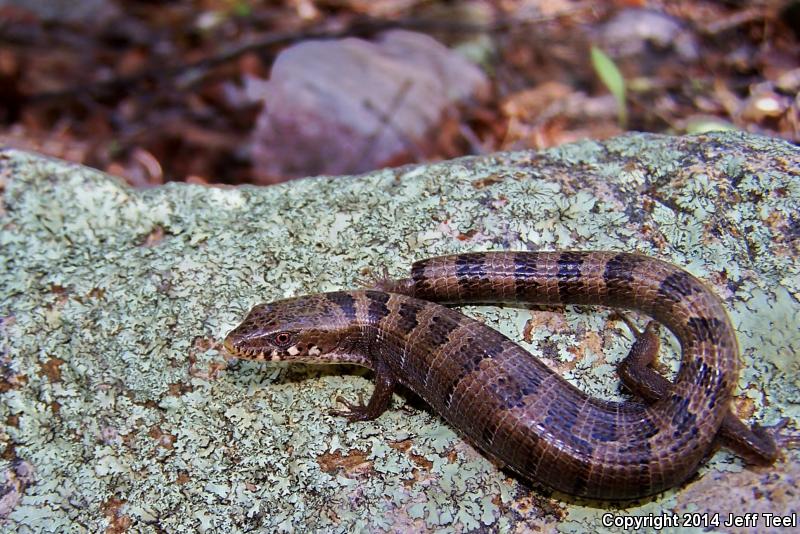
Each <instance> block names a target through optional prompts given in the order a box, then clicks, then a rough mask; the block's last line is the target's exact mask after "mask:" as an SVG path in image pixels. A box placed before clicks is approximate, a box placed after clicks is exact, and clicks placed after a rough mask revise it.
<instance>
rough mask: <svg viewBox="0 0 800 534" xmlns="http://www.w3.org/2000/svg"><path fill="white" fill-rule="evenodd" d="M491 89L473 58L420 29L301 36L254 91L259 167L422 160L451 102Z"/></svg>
mask: <svg viewBox="0 0 800 534" xmlns="http://www.w3.org/2000/svg"><path fill="white" fill-rule="evenodd" d="M253 87H256V85H253ZM488 88H489V82H488V80H487V78H486V76H485V75H484V74H483V72H481V70H480V69H479V68H478V67H477V66H475V65H474V64H472V63H470V62H469V61H467V60H466V59H464V58H463V57H462V56H460V55H459V54H457V53H455V52H452V51H451V50H449V49H448V48H446V47H445V46H443V45H441V44H440V43H438V42H437V41H435V40H434V39H432V38H431V37H428V36H426V35H424V34H421V33H415V32H409V31H402V30H394V31H388V32H385V33H383V34H381V35H380V36H379V37H378V38H377V39H376V40H375V41H365V40H363V39H357V38H352V37H351V38H347V39H338V40H327V41H306V42H303V43H301V44H298V45H295V46H292V47H290V48H287V49H286V50H285V51H283V52H281V54H280V55H279V56H278V57H277V59H276V60H275V64H274V65H273V66H272V72H271V73H270V79H269V82H267V83H266V84H264V88H263V92H262V94H260V95H251V97H252V98H255V99H256V100H263V101H264V109H263V111H262V113H261V115H259V118H258V123H257V125H256V129H255V130H254V132H253V140H252V143H251V145H252V152H253V158H254V160H255V162H256V168H257V169H258V170H259V172H261V173H262V174H264V175H266V176H267V177H269V176H279V177H285V176H295V177H299V176H308V175H309V174H316V173H324V174H340V173H345V172H364V171H367V170H371V169H374V168H377V167H380V166H384V165H385V164H387V163H388V162H391V161H397V160H405V161H409V160H410V159H416V158H417V156H418V155H419V154H424V153H425V148H426V147H427V146H429V145H431V144H432V143H431V139H430V138H431V137H432V136H431V135H430V134H431V132H432V131H433V129H434V128H435V126H436V125H437V124H439V123H440V122H441V120H442V119H443V117H444V114H445V112H447V111H448V109H449V108H452V107H453V106H454V105H455V104H457V103H460V102H464V101H467V100H468V99H470V98H483V97H485V96H486V95H487V93H488ZM251 92H252V91H251ZM434 133H435V132H434ZM267 179H268V178H267Z"/></svg>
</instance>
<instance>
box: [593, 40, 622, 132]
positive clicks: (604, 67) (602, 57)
mask: <svg viewBox="0 0 800 534" xmlns="http://www.w3.org/2000/svg"><path fill="white" fill-rule="evenodd" d="M592 67H594V70H595V72H596V73H597V75H598V76H599V77H600V80H602V82H603V84H605V86H606V87H607V88H608V90H609V91H611V94H612V95H614V98H615V99H616V100H617V111H618V113H619V124H620V126H622V127H623V128H624V127H625V125H626V124H627V122H628V108H627V106H626V105H625V78H623V77H622V73H621V72H620V71H619V69H618V68H617V65H616V64H615V63H614V61H613V60H612V59H611V58H610V57H608V55H607V54H606V53H605V52H603V51H602V50H600V49H599V48H597V47H596V46H592Z"/></svg>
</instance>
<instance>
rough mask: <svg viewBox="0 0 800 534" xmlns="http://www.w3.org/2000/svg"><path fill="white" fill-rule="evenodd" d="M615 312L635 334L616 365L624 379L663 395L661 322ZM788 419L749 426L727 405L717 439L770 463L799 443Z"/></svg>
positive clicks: (644, 392)
mask: <svg viewBox="0 0 800 534" xmlns="http://www.w3.org/2000/svg"><path fill="white" fill-rule="evenodd" d="M616 316H617V318H619V319H621V320H622V321H624V322H625V323H626V324H627V325H628V328H630V330H631V332H632V333H633V335H634V338H635V340H634V343H633V346H632V347H631V350H630V352H628V355H627V356H626V357H625V359H624V360H623V361H622V362H620V364H619V366H618V367H617V372H618V374H619V376H620V379H621V380H622V383H623V384H625V387H626V388H628V389H629V390H630V391H631V392H632V393H633V394H634V395H637V396H638V397H641V398H642V399H644V400H645V401H646V402H655V401H657V400H659V399H661V398H663V397H664V396H666V395H667V394H668V393H669V389H670V387H672V383H671V382H670V381H669V380H667V379H666V378H665V377H664V376H663V375H661V374H660V373H658V372H657V371H656V370H655V369H653V368H652V365H654V364H655V363H656V362H657V358H658V350H659V340H658V324H657V323H655V322H654V321H650V322H649V323H647V325H646V326H645V328H644V330H642V331H640V330H639V329H638V328H637V327H636V325H634V324H633V322H632V321H631V320H630V319H629V318H628V317H626V316H625V315H622V314H619V313H617V314H616ZM788 423H789V420H788V419H782V420H781V421H779V422H778V423H777V424H775V425H771V426H762V425H759V424H758V423H756V424H754V425H753V426H752V427H749V426H747V425H746V424H745V423H744V422H743V421H742V420H741V419H739V418H738V417H737V416H736V415H735V414H734V413H733V411H732V410H731V409H730V408H728V413H727V414H726V416H725V419H723V421H722V426H720V429H719V433H718V434H717V439H718V440H719V442H720V444H722V445H723V446H725V447H726V448H728V449H730V450H732V451H734V452H736V453H737V454H738V455H739V456H741V457H742V458H744V459H745V460H746V461H748V462H750V463H756V464H767V465H768V464H772V463H774V462H775V460H777V459H778V457H779V456H780V455H781V451H782V450H783V449H785V448H795V447H797V446H800V434H798V433H786V432H783V430H784V428H785V427H786V426H787V425H788Z"/></svg>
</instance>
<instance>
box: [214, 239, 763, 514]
mask: <svg viewBox="0 0 800 534" xmlns="http://www.w3.org/2000/svg"><path fill="white" fill-rule="evenodd" d="M377 289H379V290H361V291H340V292H334V293H326V294H318V295H310V296H305V297H298V298H293V299H287V300H283V301H279V302H274V303H271V304H262V305H259V306H256V307H255V308H253V310H251V311H250V313H249V315H248V316H247V318H246V319H245V321H244V322H243V323H242V324H241V325H239V326H238V327H237V328H236V329H235V330H234V331H232V332H231V333H230V334H229V335H228V337H227V338H226V340H225V347H226V349H227V350H228V351H229V352H230V353H231V354H233V355H236V356H238V357H242V358H248V359H256V360H271V361H304V362H317V363H356V364H359V365H363V366H366V367H370V368H372V369H374V370H375V373H376V388H375V392H374V393H373V396H372V398H371V399H370V401H369V403H368V404H367V405H351V404H348V407H349V409H350V410H349V411H348V412H346V413H344V415H347V416H348V417H349V418H350V419H351V420H365V419H373V418H375V417H377V416H379V415H380V414H381V413H382V412H383V411H385V410H386V409H387V408H388V405H389V401H390V400H391V395H392V391H393V390H394V388H395V386H396V385H397V384H403V385H405V386H407V387H408V388H410V389H411V390H413V391H414V392H415V393H417V394H418V395H419V396H421V397H422V398H423V399H424V400H425V401H426V402H427V403H428V404H430V405H431V406H432V407H433V408H434V409H435V410H436V411H437V412H438V413H439V414H440V415H441V416H442V417H443V418H444V419H446V420H447V421H448V422H449V423H450V424H451V425H452V426H453V427H455V428H457V429H458V430H459V431H460V432H461V433H462V434H463V435H464V436H465V437H466V438H467V439H468V440H469V441H470V442H472V443H473V444H474V445H476V446H477V447H478V448H480V449H481V450H482V451H484V453H485V454H487V456H490V457H492V458H494V459H495V460H497V461H499V462H501V463H502V464H504V465H506V466H508V467H509V468H511V469H512V470H513V471H515V472H517V473H519V474H520V475H522V476H523V477H525V478H528V479H531V480H535V481H539V482H542V483H544V484H546V485H548V486H550V487H552V488H554V489H557V490H559V491H563V492H565V493H569V494H573V495H577V496H582V497H590V498H599V499H609V500H621V499H631V498H637V497H642V496H647V495H651V494H654V493H657V492H660V491H662V490H664V489H667V488H669V487H672V486H674V485H676V484H679V483H681V482H683V481H684V480H686V479H687V478H688V477H689V476H691V475H692V474H693V473H694V472H695V471H696V470H697V468H698V465H699V463H700V462H701V461H702V460H703V458H705V457H706V456H707V455H708V454H709V453H710V451H711V449H712V447H713V445H714V442H715V440H716V439H717V438H718V436H719V435H724V436H725V438H726V439H727V440H728V441H729V442H730V441H734V442H736V443H737V444H738V445H739V446H740V448H742V449H744V450H745V451H746V452H750V453H752V455H754V456H757V457H758V458H760V459H761V460H762V461H764V462H772V461H774V460H775V458H776V457H777V454H778V447H777V446H776V443H775V441H774V439H773V437H772V435H770V434H769V433H767V432H764V431H763V429H760V428H759V429H755V431H751V430H750V429H748V428H747V427H746V426H744V424H743V423H741V422H740V421H739V420H738V419H736V418H735V417H734V416H733V415H732V413H731V411H730V406H729V404H730V402H729V401H730V398H731V394H732V390H733V387H734V385H735V384H736V381H737V376H738V366H739V356H738V348H737V343H736V336H735V333H734V331H733V328H732V326H731V323H730V321H729V320H728V317H727V315H726V313H725V310H724V308H723V306H722V303H721V301H720V300H719V298H717V297H716V295H714V294H713V293H712V292H711V291H710V290H709V289H708V288H706V286H705V285H704V284H703V283H702V282H700V281H699V280H698V279H697V278H695V277H693V276H692V275H690V274H689V273H687V272H686V271H684V270H682V269H679V268H678V267H675V266H673V265H670V264H668V263H665V262H662V261H660V260H656V259H653V258H648V257H645V256H641V255H636V254H628V253H615V252H538V253H537V252H488V253H472V254H461V255H454V256H444V257H440V258H432V259H428V260H423V261H420V262H417V263H415V264H414V265H413V267H412V275H411V278H409V279H403V280H384V281H381V282H379V283H378V288H377ZM422 299H425V300H422ZM429 300H436V301H439V302H444V303H462V302H514V303H520V302H523V303H533V304H589V305H605V306H612V307H620V308H629V309H634V310H638V311H641V312H644V313H647V314H649V315H651V316H652V317H654V318H655V319H656V320H658V321H659V322H661V323H663V324H664V325H666V326H667V327H668V328H669V329H670V330H671V331H672V332H673V333H674V334H675V335H676V337H677V338H678V340H679V341H680V344H681V348H682V360H681V368H680V371H679V373H678V376H677V379H676V382H675V383H674V384H671V383H670V382H669V381H667V380H666V379H664V378H663V377H661V376H660V375H658V374H657V373H655V372H654V371H653V370H652V369H650V368H647V367H646V365H647V364H648V363H649V362H650V361H652V359H653V358H654V356H655V351H657V350H658V343H657V338H655V336H654V335H653V334H652V331H651V329H650V328H648V329H647V331H646V332H645V333H644V334H639V338H638V339H637V343H636V344H635V345H634V349H633V350H632V351H631V355H630V356H629V358H628V359H627V360H626V363H627V368H626V369H625V370H624V373H621V374H623V378H624V379H625V382H626V384H627V385H629V386H631V387H632V389H636V386H637V385H642V388H643V389H642V390H641V391H640V395H642V396H643V397H644V398H645V400H646V401H648V403H649V404H648V403H641V402H622V403H618V402H607V401H603V400H598V399H593V398H590V397H588V396H587V395H586V394H584V393H582V392H581V391H580V390H578V389H577V388H575V387H574V386H572V385H570V384H569V383H568V382H567V381H565V380H564V379H563V378H561V377H560V376H558V375H557V374H555V373H554V372H553V371H552V370H550V369H549V368H548V367H547V366H545V365H544V364H543V363H541V362H540V361H538V360H537V359H535V358H533V357H532V356H531V355H530V354H529V353H528V352H526V351H525V350H524V349H522V348H521V347H520V346H518V345H517V344H516V343H514V342H512V341H511V340H509V339H508V338H506V337H505V336H503V335H502V334H500V333H498V332H496V331H495V330H493V329H491V328H489V327H487V326H485V325H484V324H482V323H480V322H478V321H475V320H473V319H471V318H468V317H466V316H464V315H462V314H461V313H459V312H457V311H455V310H451V309H449V308H446V307H444V306H441V305H439V304H435V303H433V302H429ZM647 332H650V333H649V334H647ZM648 335H649V337H647V336H648ZM654 340H655V341H654ZM720 429H722V431H720Z"/></svg>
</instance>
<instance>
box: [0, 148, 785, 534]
mask: <svg viewBox="0 0 800 534" xmlns="http://www.w3.org/2000/svg"><path fill="white" fill-rule="evenodd" d="M798 169H800V151H798V148H797V147H795V146H793V145H791V144H789V143H786V142H783V141H778V140H772V139H767V138H763V137H757V136H752V135H747V134H743V133H726V134H713V135H704V136H695V137H664V136H652V135H640V134H634V135H628V136H624V137H619V138H615V139H611V140H608V141H605V142H603V143H597V142H583V143H578V144H573V145H566V146H562V147H559V148H556V149H551V150H547V151H543V152H517V153H506V154H495V155H492V156H487V157H481V158H464V159H459V160H455V161H449V162H444V163H440V164H436V165H426V166H415V167H404V168H398V169H392V170H383V171H378V172H374V173H371V174H368V175H364V176H360V177H351V178H347V177H322V178H312V179H306V180H299V181H295V182H292V183H287V184H282V185H279V186H273V187H268V188H254V187H242V188H238V189H220V188H212V187H200V186H191V185H184V184H169V185H167V186H164V187H159V188H154V189H149V190H144V191H138V190H131V189H129V188H127V187H125V186H124V185H123V184H121V183H120V182H119V181H118V180H116V179H113V178H111V177H109V176H107V175H104V174H102V173H99V172H96V171H93V170H90V169H86V168H83V167H79V166H75V165H71V164H67V163H64V162H59V161H54V160H49V159H45V158H42V157H40V156H36V155H32V154H28V153H24V152H19V151H15V150H5V151H3V152H0V190H2V198H1V199H0V200H2V203H0V225H1V226H0V228H2V233H0V318H1V321H0V373H1V374H0V451H2V455H0V484H2V493H3V495H7V496H8V497H7V498H4V499H2V500H0V505H2V506H0V511H2V514H3V516H2V517H1V518H0V521H2V523H0V525H2V529H3V530H13V531H16V532H22V533H24V532H51V531H67V530H70V529H71V530H77V531H83V530H86V531H90V532H97V531H102V530H106V529H109V528H111V529H118V530H126V529H127V530H129V531H134V530H135V531H137V532H157V531H168V532H176V531H203V532H212V531H213V532H223V531H224V532H244V531H259V530H260V531H267V532H280V531H290V530H297V531H300V530H303V531H326V532H351V531H373V532H374V531H381V530H391V531H423V530H440V531H454V530H455V531H476V530H481V529H485V530H491V531H494V530H499V531H509V530H512V529H514V528H516V529H519V530H521V531H525V530H534V529H537V530H545V529H547V530H552V529H554V528H557V529H559V530H562V531H585V530H596V529H597V528H600V527H599V526H600V525H603V524H604V523H603V521H604V514H606V513H609V514H611V515H606V516H605V521H614V520H617V521H622V519H623V516H641V517H645V518H648V517H649V518H651V520H652V518H663V517H672V514H679V515H678V517H679V519H682V518H683V517H684V516H681V515H680V514H683V513H686V512H691V513H695V514H706V513H707V514H710V515H703V516H696V517H705V518H708V519H709V520H711V521H713V520H714V518H717V519H719V520H720V521H722V520H724V519H726V518H727V514H728V513H729V512H736V513H744V512H772V513H785V512H786V511H787V510H795V509H797V508H798V506H800V501H799V500H798V499H800V497H798V495H797V493H796V492H793V491H792V488H793V487H796V482H794V481H796V479H797V478H798V477H799V476H800V458H799V457H798V452H797V451H796V450H795V451H788V452H787V454H786V459H785V460H783V461H781V462H780V463H778V464H777V465H775V466H772V467H767V468H759V469H757V470H756V469H750V468H747V467H745V466H744V465H743V463H742V461H741V460H740V459H739V458H737V457H735V456H733V455H732V454H729V453H727V452H724V451H722V452H719V453H717V454H715V455H714V456H713V458H712V459H711V460H710V461H709V462H708V463H707V464H706V466H704V467H703V468H702V469H701V472H700V473H699V476H698V477H697V479H695V480H694V481H691V482H689V483H687V484H685V485H683V486H682V487H679V488H676V489H674V490H671V491H669V492H666V493H665V494H663V495H659V496H657V497H655V498H653V499H648V500H644V501H641V502H635V503H629V504H627V505H626V508H624V509H619V508H612V507H608V506H607V505H606V504H604V503H586V502H580V501H575V500H572V499H569V498H566V497H564V496H562V495H554V494H551V493H550V492H547V491H545V490H542V489H541V488H537V487H533V488H530V487H526V486H525V485H523V484H521V483H519V482H518V481H516V480H514V479H512V478H510V477H509V476H507V475H506V474H504V473H503V472H502V471H499V470H498V469H497V468H496V467H495V466H493V465H492V464H491V463H490V462H489V461H488V460H486V459H485V458H484V457H483V456H481V455H480V454H478V453H477V452H475V451H474V450H473V449H472V448H471V447H470V446H469V445H467V444H465V443H464V442H463V441H462V440H461V439H460V438H459V437H458V436H457V435H456V434H455V433H454V432H453V430H452V429H451V428H449V427H447V426H446V425H445V424H444V423H443V422H442V421H441V420H440V419H439V418H438V417H437V416H435V415H434V414H432V413H429V412H427V411H424V410H420V409H419V408H418V407H413V406H409V405H406V402H407V399H406V398H405V397H402V396H399V395H398V396H396V397H395V400H394V404H393V408H392V409H391V410H390V411H388V412H387V413H386V414H384V415H382V416H381V417H380V418H379V419H378V420H376V421H373V422H369V423H361V424H351V425H347V424H345V423H344V421H342V419H341V418H338V417H333V416H331V415H329V409H330V407H331V406H332V405H333V403H334V399H335V398H336V396H337V395H339V394H341V395H344V396H345V397H348V398H351V399H355V398H356V397H357V396H358V394H360V393H364V394H366V395H368V394H369V392H370V391H371V388H372V386H371V384H370V382H369V377H368V376H364V373H362V372H358V371H355V370H352V369H350V370H348V369H338V368H327V367H324V366H300V365H296V366H291V367H276V366H273V365H268V364H260V363H256V362H234V361H228V360H226V359H225V358H224V357H223V355H222V354H221V353H220V352H219V342H220V341H221V339H222V337H223V336H224V335H225V334H226V333H227V332H228V331H229V330H230V329H231V328H232V327H233V326H235V325H236V324H237V323H238V321H239V320H240V319H241V318H242V316H243V315H244V313H245V312H246V311H247V310H248V309H249V308H250V307H251V306H252V305H254V304H256V303H258V302H261V301H269V300H274V299H277V298H281V297H285V296H289V295H296V294H303V293H310V292H318V291H326V290H333V289H337V288H348V287H352V286H353V285H354V282H353V280H354V278H356V277H358V276H362V275H363V270H364V269H368V268H380V266H382V265H384V264H385V265H387V266H388V268H389V271H390V273H391V274H392V275H394V276H402V275H403V274H404V273H405V272H406V270H407V268H408V265H409V264H410V263H411V262H412V261H413V260H415V259H419V258H424V257H427V256H432V255H436V254H442V253H447V252H456V251H463V250H487V249H523V250H524V249H533V250H536V249H564V248H573V249H615V250H627V251H633V250H636V251H640V252H643V253H646V254H650V255H653V256H657V257H660V258H663V259H666V260H669V261H672V262H674V263H677V264H680V265H683V266H685V267H687V268H688V269H689V270H690V271H692V272H693V273H695V274H696V275H698V276H700V277H701V278H703V279H704V280H706V281H707V282H708V283H709V284H710V285H711V286H712V287H713V288H714V289H715V290H716V291H717V292H718V293H719V295H720V296H721V297H722V298H723V299H724V301H725V302H726V303H727V306H728V308H729V310H730V314H731V318H732V320H733V323H734V325H735V327H736V328H737V331H738V335H739V341H740V345H741V349H742V355H743V360H744V365H743V370H742V373H741V380H740V383H739V391H738V393H737V399H736V407H737V409H738V411H739V413H740V414H741V415H743V416H744V417H752V418H753V419H754V420H758V421H761V422H764V423H767V424H769V423H774V422H775V421H776V420H777V419H779V418H780V417H781V416H786V417H790V418H793V419H794V420H795V421H797V420H798V419H800V407H799V406H798V404H797V402H796V400H797V398H800V378H799V377H800V372H798V371H799V370H800V369H798V365H799V364H798V362H800V357H799V355H800V332H799V331H798V328H797V324H799V323H800V303H798V301H800V262H798V248H800V230H799V228H800V221H799V220H798V215H797V213H798V205H800V187H799V186H798V184H800V180H798V178H800V176H798ZM465 312H466V313H469V314H471V315H473V316H476V317H478V318H480V319H481V320H484V321H486V322H487V323H488V324H490V325H492V326H495V327H497V328H499V329H500V330H502V331H503V332H504V333H506V334H507V335H509V336H510V337H512V339H515V340H517V341H519V342H520V343H521V344H522V345H523V346H525V347H526V348H527V349H528V350H530V351H531V352H532V354H533V355H532V356H531V357H540V358H544V359H545V360H546V361H547V362H548V363H549V364H550V365H551V366H553V367H554V368H555V369H556V370H557V371H558V372H560V373H562V374H563V375H564V376H566V377H567V378H568V379H569V380H570V381H572V382H573V383H575V384H577V385H578V386H579V387H581V388H583V389H584V390H585V391H587V392H589V393H590V394H592V395H596V396H600V397H603V398H622V396H621V394H620V393H619V387H618V384H619V382H618V379H617V377H616V374H615V371H614V365H615V364H616V363H617V362H618V361H619V360H620V359H621V358H622V357H623V356H624V355H625V354H626V353H627V350H628V349H629V347H630V337H629V334H628V332H627V330H626V329H625V328H624V327H622V326H621V325H620V324H619V323H618V322H613V321H607V313H606V311H604V310H598V309H576V308H569V309H567V310H566V312H562V311H559V310H549V311H529V310H524V309H514V308H493V307H469V308H465ZM526 325H527V326H530V327H531V329H530V332H531V333H530V336H529V338H528V341H525V340H524V339H523V338H524V337H525V335H524V330H525V327H526ZM665 343H666V348H665V350H664V354H663V355H662V361H663V362H664V363H665V364H666V365H667V366H668V367H670V368H672V369H673V370H674V368H675V366H676V361H677V360H676V356H675V350H676V346H675V342H674V340H672V339H671V338H669V337H667V338H665ZM401 408H402V409H401ZM742 503H746V504H745V505H744V508H743V504H742ZM713 514H721V515H717V516H715V515H713ZM688 517H690V518H691V517H695V516H688ZM615 518H616V519H615ZM761 521H762V523H761V526H763V519H761ZM720 528H722V527H720Z"/></svg>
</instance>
